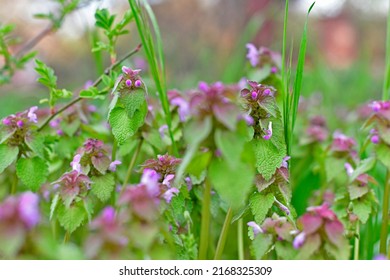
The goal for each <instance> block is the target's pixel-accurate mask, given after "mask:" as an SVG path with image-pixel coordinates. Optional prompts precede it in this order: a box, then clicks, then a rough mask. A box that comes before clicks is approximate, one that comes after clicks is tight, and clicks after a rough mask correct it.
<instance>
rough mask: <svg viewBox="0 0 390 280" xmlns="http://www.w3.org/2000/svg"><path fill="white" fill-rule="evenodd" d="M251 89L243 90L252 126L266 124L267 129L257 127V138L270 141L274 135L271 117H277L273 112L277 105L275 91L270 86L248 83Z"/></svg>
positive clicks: (242, 95)
mask: <svg viewBox="0 0 390 280" xmlns="http://www.w3.org/2000/svg"><path fill="white" fill-rule="evenodd" d="M248 84H249V86H250V88H249V89H248V88H245V89H243V90H241V98H242V99H243V103H244V108H245V110H246V111H247V112H248V115H249V117H250V118H251V120H252V121H251V122H252V124H259V123H263V122H262V121H264V122H265V123H266V127H265V128H260V127H259V126H257V125H255V127H254V129H255V136H261V137H262V138H263V139H265V140H270V139H271V137H272V133H273V127H272V121H269V120H267V119H269V118H270V117H276V115H275V112H274V111H273V110H272V108H273V105H274V103H275V97H274V95H275V89H274V88H273V87H270V86H266V85H262V84H258V83H256V82H254V81H248Z"/></svg>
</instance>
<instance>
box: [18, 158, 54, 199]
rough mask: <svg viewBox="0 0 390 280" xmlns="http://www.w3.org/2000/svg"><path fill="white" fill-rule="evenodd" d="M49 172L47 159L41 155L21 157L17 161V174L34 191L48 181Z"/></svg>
mask: <svg viewBox="0 0 390 280" xmlns="http://www.w3.org/2000/svg"><path fill="white" fill-rule="evenodd" d="M48 172H49V171H48V166H47V164H46V161H44V160H43V159H41V158H39V157H33V158H21V159H19V160H18V162H17V163H16V174H17V175H18V177H19V178H20V180H21V181H22V182H23V184H25V185H26V186H27V187H29V188H30V189H31V190H32V191H34V192H36V191H37V190H38V189H39V187H40V186H41V185H42V184H43V183H44V182H45V181H46V178H47V176H48Z"/></svg>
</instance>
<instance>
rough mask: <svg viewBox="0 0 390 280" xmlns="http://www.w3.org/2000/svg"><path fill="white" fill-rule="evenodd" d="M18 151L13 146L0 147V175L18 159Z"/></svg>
mask: <svg viewBox="0 0 390 280" xmlns="http://www.w3.org/2000/svg"><path fill="white" fill-rule="evenodd" d="M18 153H19V149H18V147H14V146H7V145H6V144H1V145H0V173H2V172H3V171H4V169H6V168H7V167H8V166H10V165H11V164H12V163H13V162H14V161H15V160H16V158H17V157H18Z"/></svg>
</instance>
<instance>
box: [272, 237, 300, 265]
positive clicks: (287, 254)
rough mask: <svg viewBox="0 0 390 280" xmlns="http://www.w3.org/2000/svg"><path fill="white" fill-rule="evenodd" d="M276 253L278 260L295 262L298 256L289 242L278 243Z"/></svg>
mask: <svg viewBox="0 0 390 280" xmlns="http://www.w3.org/2000/svg"><path fill="white" fill-rule="evenodd" d="M275 251H276V254H277V256H278V259H282V260H293V259H295V257H296V255H297V253H298V252H297V250H295V249H294V247H293V246H292V245H291V243H288V242H280V241H278V242H276V244H275Z"/></svg>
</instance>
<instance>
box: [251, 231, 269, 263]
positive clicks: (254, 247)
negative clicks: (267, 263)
mask: <svg viewBox="0 0 390 280" xmlns="http://www.w3.org/2000/svg"><path fill="white" fill-rule="evenodd" d="M272 243H273V238H272V235H270V234H259V235H257V236H256V238H255V239H254V240H253V241H252V244H251V246H250V251H251V254H252V256H253V257H254V258H255V259H256V260H261V259H262V258H263V257H264V255H265V254H266V253H267V252H268V251H269V250H270V248H271V246H272Z"/></svg>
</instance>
